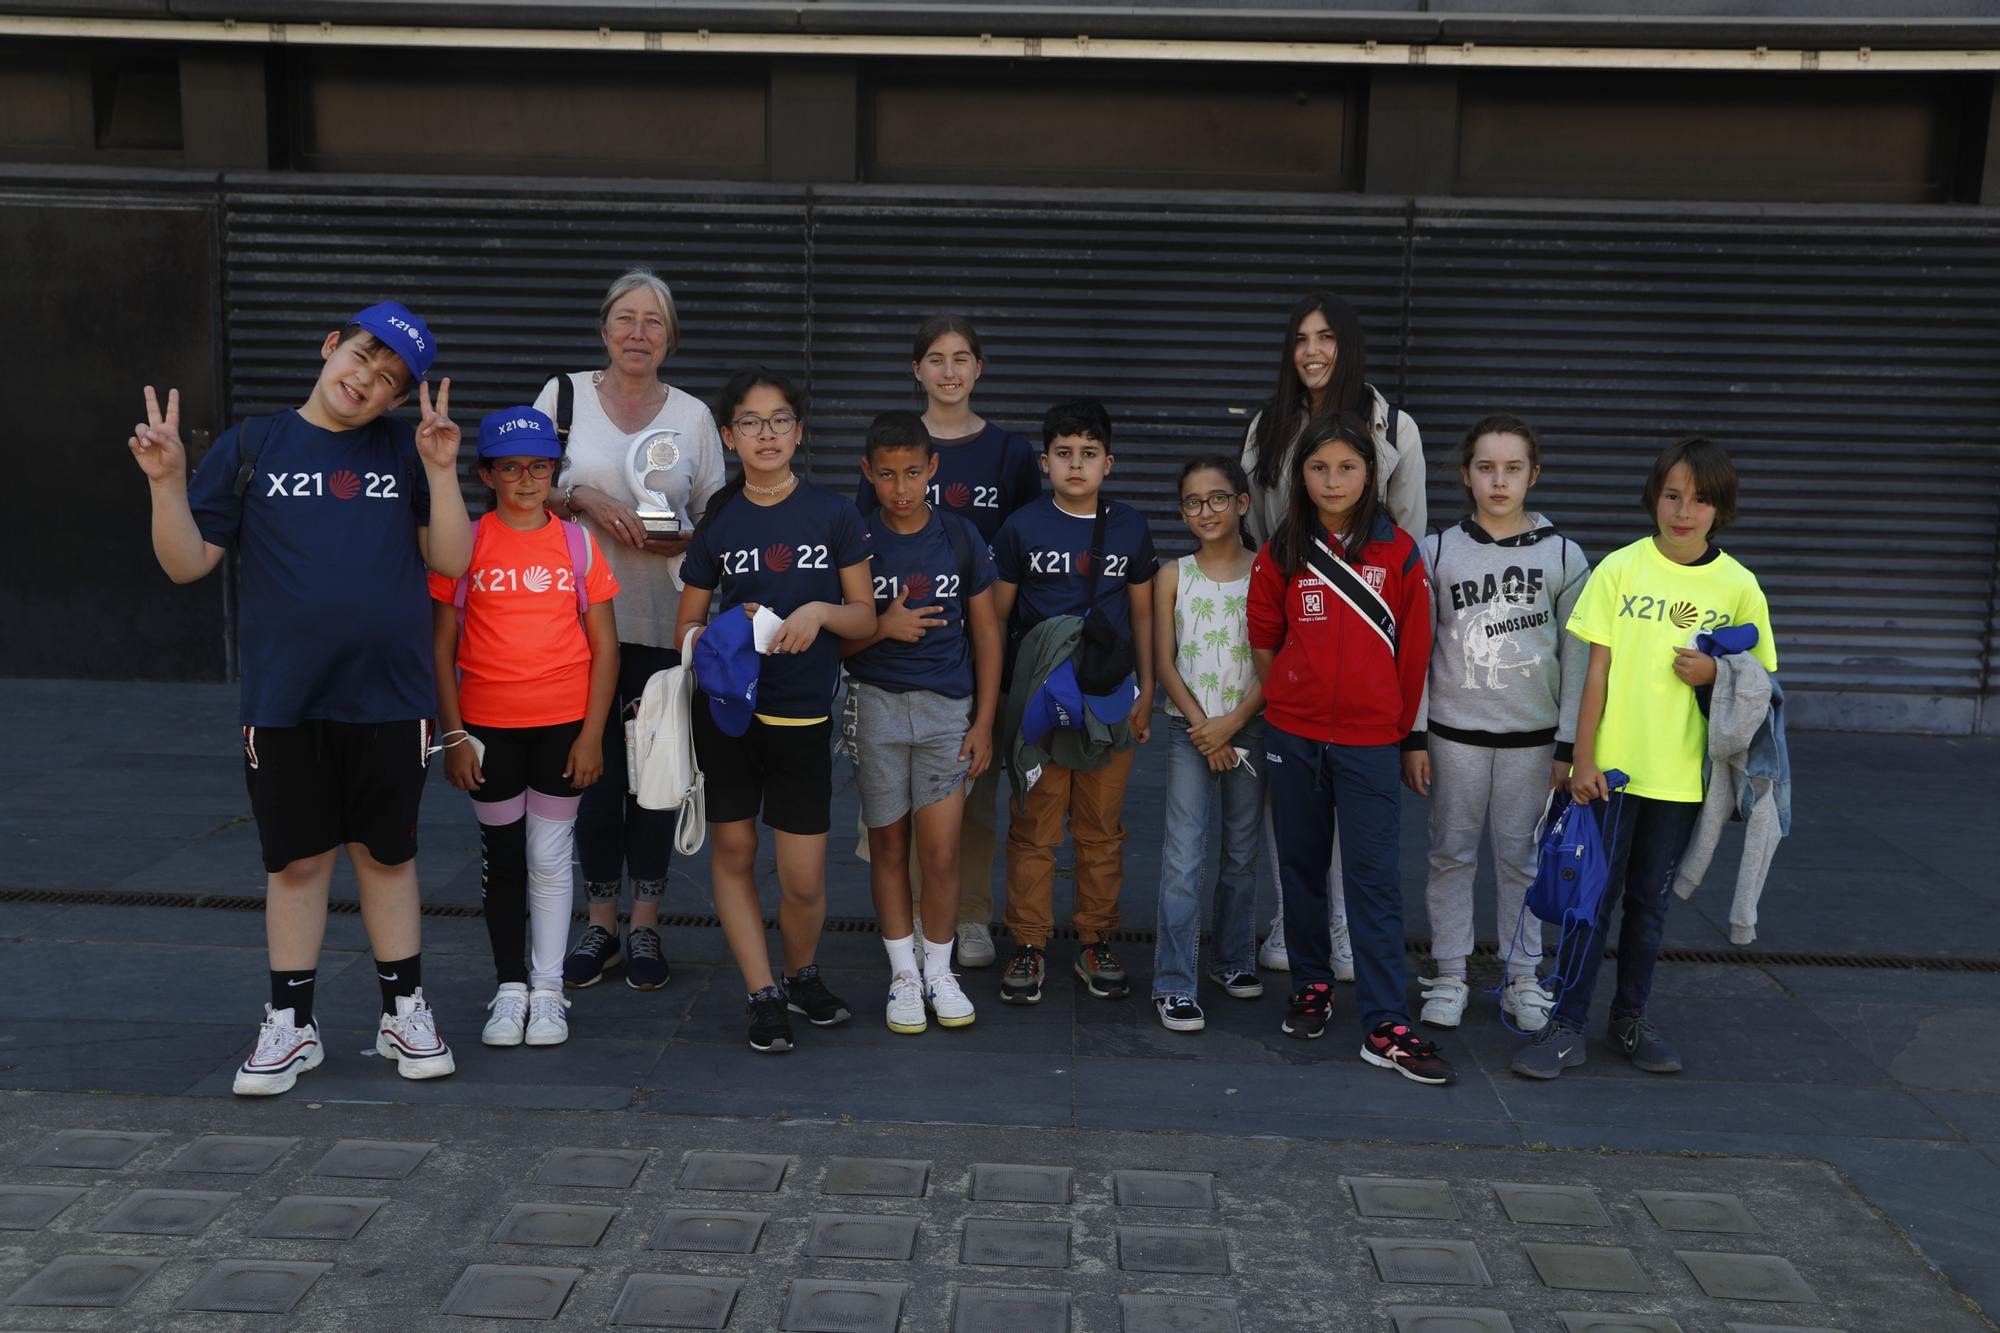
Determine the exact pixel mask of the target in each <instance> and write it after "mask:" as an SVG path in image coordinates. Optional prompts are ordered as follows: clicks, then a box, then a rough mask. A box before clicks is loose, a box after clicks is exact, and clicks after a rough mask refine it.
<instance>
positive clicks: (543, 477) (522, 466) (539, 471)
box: [493, 458, 556, 481]
mask: <svg viewBox="0 0 2000 1333" xmlns="http://www.w3.org/2000/svg"><path fill="white" fill-rule="evenodd" d="M555 471H556V460H555V459H553V458H537V459H536V460H535V461H534V462H532V463H495V464H494V465H493V475H494V476H496V477H498V478H500V480H502V481H519V480H520V479H521V474H522V473H523V472H525V473H527V474H528V475H529V476H531V477H533V478H534V479H535V480H536V481H547V480H548V479H549V478H550V477H552V476H554V475H555Z"/></svg>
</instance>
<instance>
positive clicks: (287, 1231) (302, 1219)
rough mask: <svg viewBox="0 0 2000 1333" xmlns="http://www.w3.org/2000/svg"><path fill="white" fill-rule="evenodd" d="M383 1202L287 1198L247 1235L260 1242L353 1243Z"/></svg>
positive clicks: (303, 1196)
mask: <svg viewBox="0 0 2000 1333" xmlns="http://www.w3.org/2000/svg"><path fill="white" fill-rule="evenodd" d="M387 1202H389V1201H388V1200H387V1199H356V1198H346V1197H342V1196H340V1195H334V1194H288V1195H286V1196H285V1197H284V1198H282V1199H280V1200H278V1202H277V1203H276V1204H275V1205H273V1206H272V1208H271V1211H270V1212H268V1213H266V1214H264V1218H263V1220H262V1221H260V1222H258V1223H257V1225H256V1226H255V1227H253V1228H252V1229H251V1231H250V1234H251V1235H253V1236H256V1237H259V1238H261V1239H264V1240H353V1239H354V1238H355V1237H356V1236H358V1235H360V1234H361V1228H363V1227H365V1226H367V1225H368V1219H369V1218H371V1217H373V1216H375V1212H376V1210H377V1209H379V1208H380V1207H381V1206H382V1205H383V1204H385V1203H387Z"/></svg>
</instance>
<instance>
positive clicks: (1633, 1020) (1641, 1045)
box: [1611, 1014, 1681, 1074]
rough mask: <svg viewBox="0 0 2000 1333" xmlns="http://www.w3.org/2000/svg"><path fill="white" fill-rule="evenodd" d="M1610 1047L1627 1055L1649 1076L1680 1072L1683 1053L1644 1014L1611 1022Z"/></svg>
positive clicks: (1628, 1058)
mask: <svg viewBox="0 0 2000 1333" xmlns="http://www.w3.org/2000/svg"><path fill="white" fill-rule="evenodd" d="M1611 1044H1612V1045H1613V1046H1616V1047H1617V1048H1618V1049H1619V1050H1621V1051H1623V1052H1625V1058H1626V1059H1627V1060H1630V1061H1631V1062H1632V1065H1633V1067H1634V1068H1635V1069H1643V1070H1645V1071H1646V1072H1647V1073H1648V1074H1678V1073H1680V1072H1681V1053H1680V1052H1679V1051H1677V1050H1675V1049H1674V1044H1673V1043H1672V1042H1670V1041H1668V1040H1667V1039H1666V1038H1665V1037H1663V1036H1661V1035H1660V1030H1659V1029H1658V1028H1656V1027H1654V1026H1653V1024H1652V1022H1651V1021H1650V1020H1649V1019H1647V1017H1646V1016H1645V1015H1644V1014H1636V1015H1634V1016H1632V1017H1630V1018H1614V1019H1612V1020H1611Z"/></svg>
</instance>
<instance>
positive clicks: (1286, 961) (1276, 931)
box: [1257, 912, 1292, 972]
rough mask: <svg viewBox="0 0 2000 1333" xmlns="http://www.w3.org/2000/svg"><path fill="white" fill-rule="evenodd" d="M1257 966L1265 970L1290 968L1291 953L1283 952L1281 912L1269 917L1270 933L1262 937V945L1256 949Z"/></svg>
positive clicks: (1282, 915)
mask: <svg viewBox="0 0 2000 1333" xmlns="http://www.w3.org/2000/svg"><path fill="white" fill-rule="evenodd" d="M1257 966H1259V967H1261V968H1263V969H1264V970H1265V971H1266V972H1289V971H1291V970H1292V959H1291V955H1290V954H1288V953H1286V952H1285V917H1284V914H1283V913H1282V912H1281V913H1279V914H1278V915H1277V916H1274V917H1272V918H1271V933H1270V934H1268V935H1266V936H1265V937H1264V943H1263V945H1262V946H1261V947H1260V948H1259V949H1258V950H1257Z"/></svg>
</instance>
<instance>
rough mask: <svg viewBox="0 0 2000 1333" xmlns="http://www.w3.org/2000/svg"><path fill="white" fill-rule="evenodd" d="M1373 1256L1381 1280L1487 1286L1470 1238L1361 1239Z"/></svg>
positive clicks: (1483, 1267) (1489, 1282) (1488, 1281)
mask: <svg viewBox="0 0 2000 1333" xmlns="http://www.w3.org/2000/svg"><path fill="white" fill-rule="evenodd" d="M1361 1243H1362V1244H1364V1245H1366V1246H1367V1247H1368V1249H1369V1252H1370V1253H1371V1254H1373V1255H1374V1256H1375V1271H1376V1273H1377V1274H1379V1275H1380V1276H1381V1278H1382V1280H1383V1281H1384V1282H1416V1283H1423V1284H1426V1285H1429V1286H1446V1287H1490V1286H1492V1285H1493V1279H1492V1278H1491V1277H1489V1276H1488V1275H1487V1272H1486V1261H1485V1260H1483V1259H1481V1258H1480V1257H1479V1248H1478V1247H1477V1246H1475V1245H1474V1244H1473V1243H1472V1242H1471V1241H1469V1240H1401V1239H1397V1238H1394V1237H1386V1236H1369V1237H1364V1238H1363V1239H1362V1242H1361Z"/></svg>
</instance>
